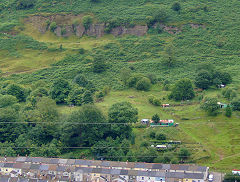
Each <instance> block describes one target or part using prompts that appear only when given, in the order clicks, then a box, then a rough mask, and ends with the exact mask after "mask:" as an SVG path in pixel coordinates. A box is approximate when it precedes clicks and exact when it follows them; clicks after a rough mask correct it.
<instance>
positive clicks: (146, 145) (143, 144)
mask: <svg viewBox="0 0 240 182" xmlns="http://www.w3.org/2000/svg"><path fill="white" fill-rule="evenodd" d="M140 147H149V143H148V142H147V141H143V142H142V143H141V144H140Z"/></svg>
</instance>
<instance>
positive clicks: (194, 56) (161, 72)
mask: <svg viewBox="0 0 240 182" xmlns="http://www.w3.org/2000/svg"><path fill="white" fill-rule="evenodd" d="M4 2H5V3H11V2H13V1H4ZM172 2H174V1H173V0H172V1H169V0H164V1H162V0H161V1H160V0H159V1H155V0H148V1H145V0H141V1H137V0H132V1H124V0H121V1H110V0H104V1H102V2H101V3H98V4H89V3H88V2H86V1H83V0H78V1H74V2H73V3H72V1H66V3H63V1H61V3H59V4H57V5H55V6H53V7H49V6H48V5H49V3H48V2H44V3H43V2H42V1H39V3H38V4H37V6H36V8H35V9H33V10H28V11H26V12H24V11H18V12H15V11H14V10H13V9H10V10H11V11H9V12H3V13H2V18H1V27H3V26H2V25H3V24H4V23H5V24H6V23H7V22H8V21H9V22H10V23H11V22H12V21H16V19H17V18H18V17H19V16H22V15H24V14H28V13H32V14H34V13H39V12H41V13H42V12H50V13H58V12H63V11H67V12H74V13H83V12H91V13H94V15H95V16H96V18H97V19H98V20H99V21H105V20H107V19H110V18H119V19H123V20H124V21H131V20H134V21H136V22H140V23H141V22H143V21H144V19H145V17H146V16H147V15H151V11H152V10H153V9H158V8H160V7H161V8H165V9H168V12H169V13H170V14H171V17H170V20H169V24H174V25H177V26H180V25H182V24H186V23H189V22H194V23H203V24H205V25H206V27H207V28H206V29H190V28H186V29H184V31H183V32H182V33H180V34H179V35H168V34H166V33H163V34H160V35H148V36H145V37H139V38H135V37H130V38H129V37H123V38H113V37H112V36H105V37H103V38H100V39H95V38H87V37H84V38H77V37H70V38H57V37H56V36H54V35H53V34H52V33H50V32H47V34H44V35H42V34H40V33H37V32H36V30H35V29H34V28H32V27H31V26H29V25H24V26H25V30H24V31H21V33H22V34H25V35H28V36H31V37H33V38H34V39H35V40H38V41H40V42H44V43H46V44H47V46H48V47H49V48H59V46H60V45H61V44H62V45H63V47H64V49H65V50H64V51H49V50H44V51H42V50H32V49H24V48H18V49H17V52H18V56H16V55H15V54H13V55H12V54H10V53H9V52H8V51H6V50H0V60H1V61H0V67H1V70H2V71H3V72H5V73H6V74H11V73H19V72H26V71H35V70H36V69H41V68H46V67H50V65H51V64H53V63H55V62H57V61H58V60H60V59H61V58H63V57H64V56H65V55H67V54H75V53H77V49H79V48H84V49H86V50H88V53H87V54H89V55H87V56H91V51H92V50H93V49H96V48H97V49H103V46H104V45H106V44H109V43H116V44H117V45H118V46H119V47H118V48H116V50H117V51H118V50H124V51H125V52H126V56H125V57H123V58H122V57H119V56H116V54H115V52H111V51H105V53H106V54H108V55H109V57H111V59H110V58H108V61H109V62H110V63H114V64H113V66H112V67H111V70H108V71H107V72H106V73H105V74H104V75H103V74H102V75H94V74H92V73H88V72H86V74H87V75H88V76H89V78H90V79H92V80H98V82H99V83H100V85H103V84H106V83H109V82H110V81H109V79H108V78H113V77H114V79H115V80H118V76H119V75H118V72H119V70H120V69H121V68H122V67H124V66H125V67H128V66H129V65H132V66H134V67H135V72H138V73H149V72H152V73H154V74H156V75H157V76H158V77H161V78H163V79H166V78H167V79H169V80H171V81H172V82H174V81H175V80H176V79H179V78H181V77H189V78H193V77H194V74H195V67H196V65H197V64H199V63H200V62H211V63H214V64H215V65H216V66H217V68H219V69H223V70H226V71H229V72H231V74H232V75H233V76H234V84H235V85H238V84H239V80H240V75H239V73H238V72H239V69H240V63H239V55H240V52H239V50H240V49H239V46H240V43H239V42H240V40H239V36H238V33H239V32H238V30H239V26H240V23H239V21H237V19H239V13H238V10H239V8H240V7H239V2H238V1H237V0H233V1H231V2H228V3H226V2H225V1H223V0H219V1H217V2H214V1H213V2H207V3H206V1H198V0H192V1H190V2H189V1H185V2H181V3H182V6H183V10H182V12H181V13H180V15H178V14H177V13H175V12H172V11H171V10H170V7H171V4H172ZM116 4H117V5H116ZM205 6H207V8H208V9H209V10H208V12H204V11H203V8H204V7H205ZM3 14H4V15H3ZM10 20H11V21H10ZM1 27H0V28H1ZM150 39H152V40H159V41H163V44H162V47H161V46H160V47H159V48H158V47H156V46H155V45H152V44H150V43H151V41H148V40H150ZM126 40H129V43H127V42H126ZM123 41H125V42H123ZM147 41H148V42H147ZM122 42H123V43H122ZM145 42H147V43H146V45H145V46H146V48H145V50H144V51H141V52H140V53H139V52H138V51H135V52H134V49H135V50H137V49H144V47H143V48H142V47H137V46H134V45H144V43H145ZM128 44H129V45H128ZM168 44H173V45H174V46H175V48H176V49H175V52H176V53H175V54H176V58H177V60H178V65H177V66H176V67H175V68H172V69H170V70H169V69H167V68H166V67H164V66H162V65H161V60H162V59H163V50H164V47H165V46H166V45H168ZM219 44H222V46H218V45H219ZM111 49H112V48H111ZM153 49H154V50H153ZM114 56H116V57H114ZM120 58H121V59H120ZM126 62H128V63H126ZM84 66H85V65H84V64H82V63H81V64H80V63H79V64H73V65H71V64H69V65H67V66H62V67H60V66H59V67H54V69H56V70H60V69H63V70H66V72H68V73H69V72H71V71H75V70H81V69H82V67H84ZM56 72H57V71H56ZM59 72H60V73H61V71H59ZM46 73H49V75H48V76H46V77H44V78H46V79H50V80H51V78H52V77H54V76H55V77H58V75H54V74H55V70H54V71H52V70H49V71H46V72H43V73H42V72H34V73H33V74H32V75H29V74H23V75H18V76H14V77H13V78H12V79H15V80H16V81H19V80H20V81H19V82H24V81H22V80H27V79H28V80H29V81H28V82H30V83H31V82H32V81H35V80H34V78H35V77H34V76H35V75H41V74H42V75H45V74H46ZM68 73H62V74H63V76H65V75H67V74H68ZM73 76H74V75H73ZM70 78H71V76H70ZM70 78H69V79H70ZM35 79H36V80H37V79H39V78H38V77H36V78H35ZM118 83H119V82H118V81H115V82H114V83H113V85H117V84H118ZM150 94H153V95H156V96H160V97H163V96H164V95H166V94H167V93H166V92H163V91H161V87H159V86H154V87H153V88H152V90H151V91H150V92H147V93H146V92H137V91H135V90H123V91H113V92H111V93H110V95H109V96H107V97H106V98H105V100H104V102H101V103H97V105H98V106H99V107H101V108H102V109H103V111H106V110H107V108H109V107H110V106H111V105H112V104H113V103H116V102H119V101H129V102H131V103H132V104H133V105H134V106H135V107H137V108H138V110H139V118H140V119H141V118H150V117H151V116H152V115H153V114H155V113H158V114H160V116H161V117H162V118H173V119H175V120H176V121H177V122H179V123H180V126H179V128H165V129H164V132H166V133H168V135H169V136H170V137H171V138H172V139H177V140H182V141H183V142H184V143H200V144H201V145H199V144H195V145H188V144H186V146H187V147H189V149H190V150H191V151H192V153H193V156H194V159H196V160H197V162H198V163H200V164H203V165H209V166H211V167H214V168H216V169H218V170H226V169H229V170H231V169H232V168H235V167H236V168H237V167H239V163H240V146H239V140H240V135H239V134H240V133H239V129H240V126H239V124H238V122H239V117H240V116H239V115H240V114H239V113H237V112H235V113H234V115H233V117H232V118H230V119H229V118H226V117H225V116H224V115H223V114H220V115H219V116H217V117H208V116H206V115H205V113H203V112H202V111H201V110H200V109H199V105H192V106H185V107H176V108H170V109H168V110H163V109H162V108H160V107H154V106H152V105H150V104H149V103H148V101H147V96H148V95H150ZM218 94H219V92H216V91H208V92H207V93H206V95H208V96H215V95H218ZM129 96H134V98H129ZM222 101H224V100H222ZM74 109H77V108H68V107H66V106H59V110H60V111H62V113H69V112H71V111H72V110H74ZM173 113H174V115H173ZM181 118H188V119H189V120H181ZM149 130H150V129H135V133H136V134H137V143H136V146H135V147H136V148H137V147H138V145H139V144H140V141H141V140H142V139H143V138H144V135H145V134H146V133H147V132H149ZM155 130H163V128H158V129H155ZM166 130H167V131H166Z"/></svg>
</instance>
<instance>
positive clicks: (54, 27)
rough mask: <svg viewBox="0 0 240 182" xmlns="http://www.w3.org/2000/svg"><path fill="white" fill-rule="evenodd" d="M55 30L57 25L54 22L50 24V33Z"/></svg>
mask: <svg viewBox="0 0 240 182" xmlns="http://www.w3.org/2000/svg"><path fill="white" fill-rule="evenodd" d="M56 28H57V23H56V22H52V23H51V24H50V30H51V31H52V32H54V30H55V29H56Z"/></svg>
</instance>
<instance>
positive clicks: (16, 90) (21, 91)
mask: <svg viewBox="0 0 240 182" xmlns="http://www.w3.org/2000/svg"><path fill="white" fill-rule="evenodd" d="M6 93H7V94H8V95H12V96H15V97H16V98H17V99H18V101H19V102H24V101H26V97H27V94H28V93H27V91H26V89H25V88H24V87H23V86H21V85H18V84H10V85H8V87H7V88H6Z"/></svg>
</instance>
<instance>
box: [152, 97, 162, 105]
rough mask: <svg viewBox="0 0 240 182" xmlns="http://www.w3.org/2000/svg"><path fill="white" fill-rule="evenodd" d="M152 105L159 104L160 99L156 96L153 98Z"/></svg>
mask: <svg viewBox="0 0 240 182" xmlns="http://www.w3.org/2000/svg"><path fill="white" fill-rule="evenodd" d="M153 105H155V106H161V100H160V99H157V98H154V100H153Z"/></svg>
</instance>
